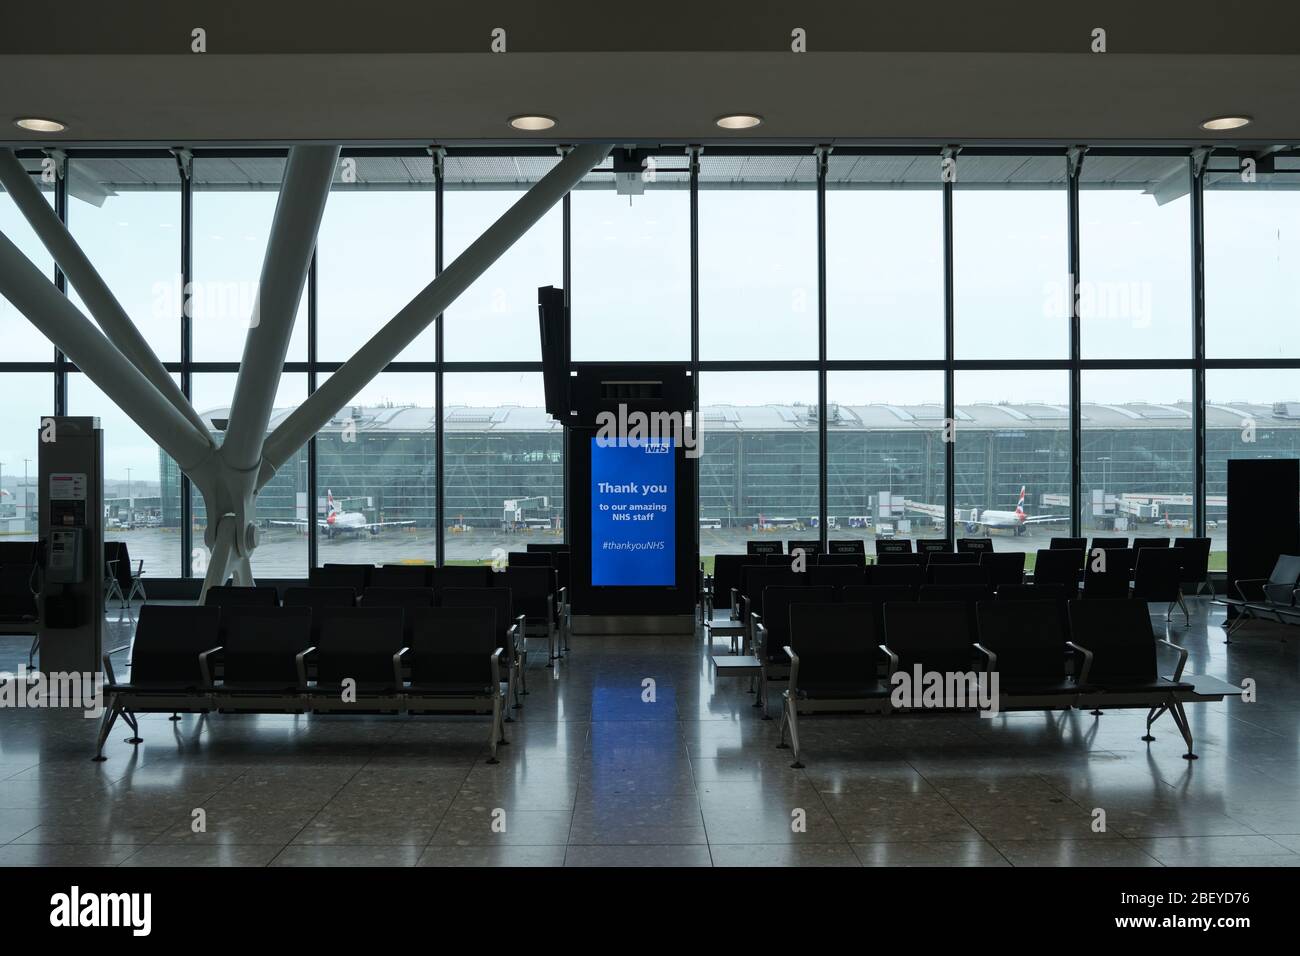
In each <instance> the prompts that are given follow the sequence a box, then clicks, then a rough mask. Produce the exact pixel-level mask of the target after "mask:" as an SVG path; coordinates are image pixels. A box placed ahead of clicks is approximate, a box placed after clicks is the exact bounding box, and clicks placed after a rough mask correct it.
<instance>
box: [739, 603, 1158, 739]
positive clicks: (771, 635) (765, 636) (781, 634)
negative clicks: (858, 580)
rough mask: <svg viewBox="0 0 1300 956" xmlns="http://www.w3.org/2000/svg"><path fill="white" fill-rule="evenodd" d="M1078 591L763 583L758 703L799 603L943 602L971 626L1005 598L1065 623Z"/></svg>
mask: <svg viewBox="0 0 1300 956" xmlns="http://www.w3.org/2000/svg"><path fill="white" fill-rule="evenodd" d="M1077 599H1078V598H1077V595H1076V594H1075V593H1073V592H1069V591H1067V590H1066V589H1064V588H1062V587H1060V586H1059V585H1048V584H1019V585H1013V584H1008V585H1003V586H1002V587H999V588H997V589H996V590H994V589H990V588H972V587H962V586H949V585H923V586H921V587H890V586H883V585H865V586H861V585H849V586H843V587H829V586H825V585H821V586H815V585H797V584H789V583H788V579H787V583H781V584H765V585H764V586H762V587H761V589H758V590H755V592H754V593H753V594H752V595H751V596H749V597H748V598H747V599H746V601H745V607H746V608H747V617H746V624H747V627H746V630H745V635H744V636H745V643H746V644H747V645H748V647H749V649H750V653H751V654H752V655H753V656H754V657H755V658H757V660H758V663H759V668H760V680H759V687H758V693H759V704H760V705H761V706H762V707H763V713H764V714H765V715H766V714H767V705H768V700H767V692H766V684H767V681H768V679H769V677H770V674H771V673H772V669H773V668H775V669H776V670H777V672H778V673H780V671H781V668H783V667H784V661H785V658H784V653H783V650H782V648H783V647H784V646H785V643H786V640H787V638H788V637H789V632H788V628H789V621H790V608H792V607H794V606H795V605H799V604H832V603H841V604H860V605H864V606H871V607H875V608H876V609H877V619H878V623H881V622H882V618H881V615H882V613H883V611H882V609H883V608H884V607H885V605H886V604H894V605H898V604H943V605H945V606H948V607H956V608H962V609H963V612H964V614H965V616H966V622H967V626H968V628H972V629H973V628H974V627H975V619H976V613H977V608H978V606H979V605H980V604H982V603H985V602H988V601H992V600H997V601H1000V602H1003V603H1026V602H1032V603H1035V604H1039V605H1044V606H1051V607H1054V608H1055V609H1056V617H1057V620H1058V621H1059V622H1061V623H1064V622H1065V620H1066V618H1067V607H1068V605H1069V602H1070V601H1073V600H1077ZM1116 599H1129V598H1128V596H1127V595H1121V596H1119V597H1118V598H1117V597H1115V596H1108V597H1103V598H1088V599H1086V600H1101V601H1110V600H1116ZM1132 600H1135V601H1138V602H1140V603H1141V604H1142V605H1143V606H1144V607H1145V606H1146V601H1145V599H1144V598H1141V597H1134V598H1132Z"/></svg>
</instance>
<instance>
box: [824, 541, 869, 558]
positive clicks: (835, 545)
mask: <svg viewBox="0 0 1300 956" xmlns="http://www.w3.org/2000/svg"><path fill="white" fill-rule="evenodd" d="M826 546H827V551H825V552H823V554H822V555H818V557H823V556H825V555H826V554H834V555H840V556H844V555H858V556H859V557H861V558H862V559H863V560H865V559H866V557H867V542H865V541H863V540H862V539H861V538H832V539H830V540H829V541H827V542H826Z"/></svg>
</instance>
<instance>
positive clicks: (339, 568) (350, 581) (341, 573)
mask: <svg viewBox="0 0 1300 956" xmlns="http://www.w3.org/2000/svg"><path fill="white" fill-rule="evenodd" d="M373 570H375V566H374V565H373V564H326V565H325V566H324V567H320V568H312V569H311V570H310V571H308V572H307V583H308V584H310V585H311V586H312V587H314V588H351V589H352V590H354V591H356V592H357V593H358V594H360V593H361V592H362V591H364V590H365V589H366V585H368V584H369V583H370V572H371V571H373Z"/></svg>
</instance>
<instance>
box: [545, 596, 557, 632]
mask: <svg viewBox="0 0 1300 956" xmlns="http://www.w3.org/2000/svg"><path fill="white" fill-rule="evenodd" d="M554 621H555V595H554V594H548V595H546V626H547V627H550V626H551V624H552V623H554Z"/></svg>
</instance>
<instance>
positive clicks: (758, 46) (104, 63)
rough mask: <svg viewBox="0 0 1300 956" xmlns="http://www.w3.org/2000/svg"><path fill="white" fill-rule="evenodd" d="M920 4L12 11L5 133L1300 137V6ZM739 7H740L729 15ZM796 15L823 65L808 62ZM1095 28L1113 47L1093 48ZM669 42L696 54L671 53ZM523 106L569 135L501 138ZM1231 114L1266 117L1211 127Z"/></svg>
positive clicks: (1095, 139) (4, 50) (5, 59)
mask: <svg viewBox="0 0 1300 956" xmlns="http://www.w3.org/2000/svg"><path fill="white" fill-rule="evenodd" d="M259 6H261V7H262V8H263V9H268V8H267V5H259ZM484 6H487V5H484ZM915 6H916V10H912V8H910V7H903V8H901V9H893V8H881V7H878V6H876V5H872V4H863V3H860V2H859V3H835V2H830V0H823V2H821V3H805V4H780V3H768V4H760V3H758V2H757V0H751V2H750V3H748V4H746V5H743V6H742V7H739V8H738V7H736V4H735V3H734V2H731V0H717V6H716V9H715V8H714V7H713V6H712V5H709V6H704V5H700V4H695V5H686V6H684V7H681V8H675V7H671V6H664V5H650V6H646V5H643V4H627V5H610V4H608V3H601V4H595V3H592V2H590V0H552V2H550V3H548V4H537V3H536V2H534V0H528V2H525V0H496V2H494V3H493V4H492V5H490V9H480V7H479V6H466V7H464V8H456V9H448V7H449V5H445V4H437V3H429V2H427V0H421V2H419V3H409V4H408V3H406V2H404V0H390V2H388V3H386V4H383V5H382V6H380V5H376V7H375V8H374V9H375V10H376V12H377V16H376V17H375V18H367V16H366V15H367V9H366V8H365V7H364V5H358V4H356V3H355V2H354V0H348V2H347V3H341V2H339V0H316V2H315V3H314V4H309V3H306V0H282V2H281V3H277V4H275V5H274V6H273V9H274V12H273V13H272V12H266V13H263V11H262V10H259V13H258V15H257V17H256V18H253V17H245V18H244V19H242V20H241V19H240V18H238V17H234V16H233V11H234V10H235V9H237V8H238V9H242V10H243V11H244V13H245V14H247V13H248V10H249V7H247V6H244V5H242V4H234V5H232V4H229V3H228V2H226V3H221V4H217V3H214V2H211V0H192V2H190V3H187V4H179V5H178V4H175V3H164V2H163V0H138V2H137V3H134V4H132V5H128V6H123V5H121V4H103V3H102V2H99V0H94V2H92V0H62V2H61V3H60V4H56V5H53V6H49V5H43V4H34V5H15V9H14V10H12V11H10V10H7V11H6V14H5V15H6V18H9V19H10V20H11V23H10V26H11V29H10V30H8V31H6V32H5V33H4V34H3V35H0V121H3V130H4V131H3V132H0V141H4V142H9V143H42V144H45V143H49V142H51V141H54V140H57V141H60V142H67V143H69V144H84V143H96V142H98V143H108V142H111V143H149V144H167V145H182V144H214V143H228V144H245V143H261V142H269V143H289V142H302V141H313V140H314V141H342V142H346V143H352V144H362V143H383V144H393V143H420V144H427V143H435V142H436V143H446V144H459V143H518V142H535V143H556V142H566V143H567V142H575V141H581V140H600V141H614V142H619V143H624V142H626V143H632V142H644V143H650V142H653V143H665V144H668V143H684V142H692V143H697V142H706V143H707V142H719V141H727V140H739V141H763V142H781V141H796V140H797V141H804V142H808V141H812V142H838V143H848V142H861V143H884V142H907V143H920V142H935V143H943V142H964V143H973V142H991V141H1014V142H1056V143H1061V142H1086V143H1093V144H1097V143H1148V144H1150V143H1178V144H1196V143H1209V142H1238V143H1246V142H1249V143H1260V144H1284V143H1292V142H1297V141H1300V24H1298V23H1296V21H1297V20H1298V19H1300V4H1295V3H1290V4H1283V3H1281V2H1279V0H1261V2H1260V3H1256V4H1252V5H1251V6H1250V7H1249V8H1246V9H1244V10H1243V9H1242V8H1239V7H1237V5H1235V4H1227V3H1216V2H1214V0H1183V2H1181V3H1179V4H1174V3H1172V2H1162V3H1159V4H1154V5H1149V4H1132V3H1117V2H1112V0H1094V2H1091V3H1090V4H1088V5H1086V10H1082V11H1081V12H1080V11H1076V10H1074V9H1064V10H1060V11H1057V10H1053V9H1051V7H1050V6H1045V5H1044V4H1042V3H1041V0H1035V2H1034V3H1032V4H1030V3H1028V0H1002V2H1001V3H999V4H998V5H996V9H995V8H992V7H990V6H989V5H982V4H981V5H971V4H969V3H961V4H958V3H956V2H955V0H931V2H930V3H928V4H917V5H915ZM1022 7H1023V8H1024V11H1025V13H1023V14H1022V15H1017V11H1019V10H1020V8H1022ZM335 8H338V9H335ZM733 8H734V9H733ZM736 9H744V10H745V11H746V15H745V16H744V17H736V16H732V19H731V20H730V22H728V20H727V17H728V16H729V15H733V14H735V10H736ZM882 9H886V10H888V11H889V12H888V14H887V15H886V14H884V13H881V12H880V11H881V10H882ZM1233 10H1236V11H1237V13H1236V14H1234V13H1233V12H1232V11H1233ZM593 11H595V12H593ZM873 11H874V12H873ZM1028 11H1032V14H1030V13H1029V12H1028ZM293 14H297V15H298V17H297V19H295V18H294V16H293ZM566 16H567V17H569V18H570V19H568V20H566ZM380 17H382V19H380ZM440 18H441V19H440ZM250 20H251V21H253V22H252V23H251V24H250V23H249V22H247V21H250ZM498 20H500V22H502V23H505V24H508V25H509V26H510V29H511V30H512V32H511V34H510V36H511V43H512V44H513V46H512V47H511V52H508V53H506V54H491V53H489V52H487V49H486V48H487V42H488V34H489V33H490V29H489V24H491V23H494V22H497V21H498ZM190 23H195V24H200V23H206V24H208V26H209V28H210V29H209V52H208V53H206V54H201V55H200V54H192V53H190V52H188V46H189V27H188V26H187V24H190ZM429 23H440V24H442V29H440V30H438V29H433V30H429V29H428V28H427V26H428V24H429ZM800 23H803V24H806V25H807V29H808V31H809V40H808V43H809V50H810V52H808V53H804V54H794V53H791V52H789V50H788V45H789V32H790V27H791V25H798V24H800ZM1093 23H1096V25H1099V26H1104V27H1105V28H1106V29H1107V31H1108V49H1109V50H1110V52H1107V53H1104V54H1096V53H1090V52H1088V44H1089V35H1090V29H1091V27H1090V26H1089V24H1093ZM15 24H16V25H17V26H18V27H20V29H13V27H14V25H15ZM566 25H567V26H571V27H572V29H571V30H568V31H567V32H566V29H565V28H566ZM728 25H730V26H731V27H734V29H731V30H728V29H726V27H728ZM1293 26H1294V27H1296V29H1292V27H1293ZM23 27H25V28H26V29H25V30H24V29H21V28H23ZM674 37H676V38H677V39H678V42H677V43H676V45H677V47H678V49H676V50H674V49H666V50H665V49H658V50H656V49H654V47H655V46H656V45H663V44H666V43H668V42H670V41H671V39H672V38H674ZM350 38H354V39H350ZM819 44H820V45H819ZM710 45H712V46H713V47H716V48H717V49H708V48H707V47H709V46H710ZM385 49H386V50H389V51H392V52H386V51H383V50H385ZM471 50H473V51H474V52H469V51H471ZM529 50H532V51H536V52H527V51H529ZM241 51H247V52H241ZM294 51H297V52H294ZM353 51H355V52H353ZM982 51H1001V52H982ZM529 112H540V113H547V114H550V115H554V116H556V117H558V119H559V125H558V126H557V127H556V128H555V129H554V130H552V131H549V132H547V133H543V134H526V133H518V132H515V131H513V130H511V129H510V128H509V127H508V126H507V124H506V119H507V117H509V116H511V115H514V114H518V113H529ZM729 112H756V113H759V114H761V115H762V116H763V117H764V118H765V122H764V124H763V125H762V126H761V127H759V128H758V129H757V130H754V131H750V132H745V133H727V132H724V131H722V130H719V129H718V128H717V127H716V126H715V125H714V123H713V120H714V119H715V118H716V117H717V116H718V115H720V114H723V113H729ZM1235 113H1247V114H1249V115H1252V116H1253V117H1255V123H1254V124H1252V125H1251V126H1249V127H1247V128H1246V129H1245V130H1242V131H1239V132H1237V133H1226V134H1210V133H1206V132H1204V131H1203V130H1201V129H1200V128H1199V123H1200V121H1201V120H1203V119H1205V118H1207V117H1209V116H1213V115H1220V114H1235ZM30 115H36V116H52V117H54V118H57V119H59V120H62V121H63V122H65V123H67V124H68V131H67V133H66V134H63V135H62V136H59V137H55V138H53V140H52V138H51V137H50V136H49V135H48V134H29V133H25V132H23V131H21V130H18V129H17V128H15V127H13V126H12V124H11V123H10V122H9V121H10V120H12V119H13V118H15V117H18V116H30Z"/></svg>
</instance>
